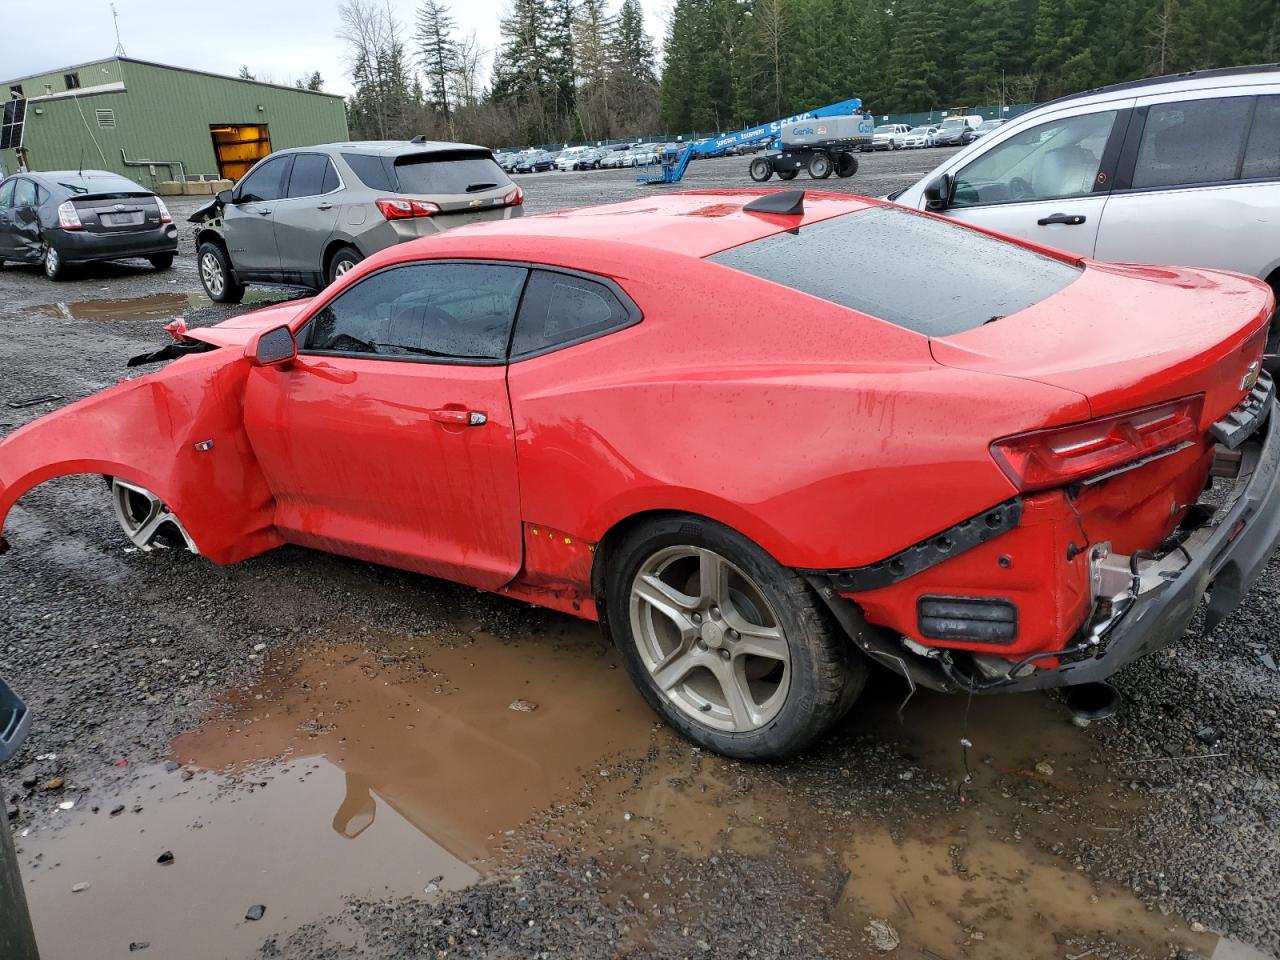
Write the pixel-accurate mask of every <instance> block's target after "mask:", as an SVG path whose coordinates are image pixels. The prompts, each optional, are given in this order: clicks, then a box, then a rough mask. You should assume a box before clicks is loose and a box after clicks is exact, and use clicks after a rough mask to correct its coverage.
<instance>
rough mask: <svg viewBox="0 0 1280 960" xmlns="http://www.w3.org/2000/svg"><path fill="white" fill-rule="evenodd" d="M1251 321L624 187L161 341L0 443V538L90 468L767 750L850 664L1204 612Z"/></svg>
mask: <svg viewBox="0 0 1280 960" xmlns="http://www.w3.org/2000/svg"><path fill="white" fill-rule="evenodd" d="M1274 307H1275V303H1274V298H1273V296H1272V294H1271V292H1270V290H1269V289H1268V288H1267V287H1266V286H1264V285H1263V284H1260V283H1258V282H1256V281H1254V280H1251V279H1247V278H1245V277H1241V276H1235V275H1231V274H1225V273H1218V272H1214V271H1209V270H1191V269H1179V268H1155V267H1136V266H1118V265H1115V264H1107V263H1094V262H1088V261H1081V260H1079V259H1077V258H1075V257H1071V256H1067V255H1065V254H1062V253H1059V252H1055V251H1052V250H1048V249H1041V248H1038V247H1034V246H1031V245H1028V244H1025V243H1019V242H1014V241H1010V240H1008V239H1005V238H1002V237H998V236H995V235H992V234H989V233H985V232H983V231H981V230H978V229H974V228H972V227H968V226H964V225H961V224H956V223H953V222H950V221H946V220H942V219H939V218H936V217H933V216H930V215H928V214H922V213H918V212H914V211H908V210H905V209H902V208H898V207H895V206H893V205H891V204H886V203H881V202H878V201H874V200H866V199H859V198H851V197H847V196H834V195H823V194H816V193H809V194H807V195H804V194H800V193H795V192H791V193H781V194H779V193H772V194H770V193H767V192H763V191H729V192H707V191H703V192H691V193H683V194H676V195H665V196H649V197H646V198H644V199H642V200H636V201H633V202H628V203H622V204H616V205H612V206H602V207H594V208H589V209H583V210H577V211H573V212H570V213H563V214H553V215H544V216H534V217H526V218H524V219H521V220H514V221H510V222H506V223H502V224H492V225H486V226H483V227H475V228H470V227H469V228H463V229H459V230H453V231H449V232H448V233H445V234H442V235H440V236H438V237H432V238H430V239H427V240H423V241H419V242H415V243H409V244H402V245H400V246H396V247H393V248H391V249H389V250H386V251H383V252H382V253H380V254H378V255H377V256H374V257H371V258H369V259H368V260H366V261H365V262H364V263H362V264H361V265H360V266H358V267H357V268H355V269H354V270H352V271H351V272H350V273H348V274H347V275H345V276H344V277H342V278H341V279H340V280H339V281H337V282H335V283H334V284H333V285H331V286H330V287H328V288H327V289H326V290H324V291H322V292H321V293H320V295H319V296H317V297H315V298H314V299H311V300H303V301H295V302H292V303H288V304H284V305H281V306H275V307H271V308H268V309H264V310H259V311H257V312H254V313H249V314H246V315H244V316H241V317H238V318H237V319H235V320H232V321H230V322H227V323H223V324H220V325H218V326H215V327H208V328H201V329H191V330H187V329H185V328H182V327H181V326H180V325H179V326H178V327H176V328H174V329H173V330H172V332H173V333H174V334H175V336H176V342H175V343H173V344H171V345H170V346H168V347H166V348H164V349H162V350H159V351H157V352H156V353H155V354H152V355H149V356H145V357H141V358H135V359H134V360H133V361H131V363H140V362H146V361H148V360H164V359H172V360H173V362H172V363H170V364H168V365H167V366H166V367H164V368H162V369H160V370H158V371H156V372H153V373H150V374H148V375H145V376H141V377H138V378H137V379H133V380H128V381H126V382H123V383H121V384H119V385H117V386H114V387H112V388H110V389H108V390H104V391H103V392H101V393H99V394H96V395H94V396H91V397H88V398H87V399H85V400H82V401H80V402H78V403H74V404H72V405H70V406H68V407H66V408H64V409H62V410H59V411H57V412H55V413H53V414H50V415H48V416H46V417H44V418H42V419H40V420H37V421H35V422H34V423H31V424H29V425H28V426H26V427H24V428H22V429H20V430H17V431H15V432H14V433H13V434H12V435H10V436H9V437H7V438H6V439H5V440H4V441H3V442H0V519H3V517H4V516H5V515H6V514H7V513H8V511H9V508H10V507H12V506H13V504H14V502H15V501H16V500H17V499H18V497H19V496H21V495H22V494H23V493H24V492H25V491H27V490H29V489H30V488H31V487H33V486H35V485H36V484H38V483H40V482H42V481H44V480H47V479H49V478H50V477H54V476H58V475H61V474H68V473H96V474H104V475H106V476H108V477H110V478H111V490H112V496H113V498H114V505H115V510H116V513H117V516H118V518H119V520H120V522H121V524H123V526H124V530H125V532H126V534H127V535H128V537H129V539H130V540H132V542H133V543H134V544H136V545H137V546H139V547H143V548H146V547H149V546H151V545H152V544H153V543H154V542H155V541H156V540H157V538H160V537H163V536H165V535H169V536H172V537H177V538H181V540H182V541H185V544H186V546H187V547H189V548H190V549H191V550H192V551H197V552H199V553H201V554H203V555H204V556H206V557H208V558H209V559H211V560H213V561H215V562H217V563H233V562H235V561H237V560H241V559H243V558H245V557H248V556H251V555H253V554H257V553H261V552H262V551H265V550H269V549H271V548H273V547H275V546H277V545H279V544H281V543H295V544H302V545H305V546H308V547H315V548H318V549H322V550H329V551H333V552H336V553H342V554H347V555H350V556H353V557H360V558H364V559H367V560H372V561H376V562H379V563H385V564H389V565H392V566H397V567H403V568H405V569H408V570H414V571H419V572H421V573H424V574H429V575H431V576H437V577H444V578H447V579H450V580H455V581H459V582H461V583H466V584H470V585H472V586H475V587H478V588H480V589H483V590H490V591H495V592H497V593H501V594H504V595H506V596H510V597H515V598H519V599H521V600H526V601H529V602H532V603H536V604H542V605H545V606H548V607H552V608H554V609H557V610H561V611H564V612H565V613H568V614H572V615H575V616H580V617H585V618H588V619H597V620H599V621H600V623H601V625H602V626H603V628H604V630H605V631H606V633H607V634H608V635H609V636H611V637H612V638H613V640H614V641H615V642H616V643H617V644H618V645H619V647H620V648H621V649H622V651H623V653H624V655H625V658H626V662H627V665H628V667H629V669H630V671H631V674H632V675H633V677H634V679H635V681H636V683H637V684H638V685H639V687H640V689H641V690H642V691H643V693H644V695H645V696H646V697H647V698H648V700H649V702H650V703H651V704H652V705H653V706H654V708H655V709H656V710H657V711H658V712H659V713H661V714H662V715H663V716H664V717H665V718H666V719H667V720H668V721H670V722H671V723H672V724H673V725H674V726H676V727H677V728H679V729H680V730H682V731H683V732H684V733H686V734H687V735H688V736H689V737H691V738H692V739H694V740H696V741H698V742H699V743H702V744H705V745H706V746H708V747H710V748H713V749H715V750H718V751H720V752H721V753H725V754H730V755H733V756H738V757H751V758H767V757H779V756H784V755H787V754H790V753H793V752H794V751H796V750H798V749H800V748H802V747H803V746H804V745H805V744H807V743H809V742H811V741H812V740H813V739H814V738H815V737H817V736H819V735H820V734H821V733H822V732H823V731H824V730H825V729H827V728H828V727H829V726H830V725H831V724H832V723H833V721H835V720H836V719H837V718H838V717H839V716H840V715H841V713H842V712H843V711H844V710H845V709H847V708H848V706H849V705H850V704H851V703H852V702H853V700H854V698H855V697H856V696H857V695H858V693H859V691H860V690H861V688H862V687H863V685H864V683H865V681H866V678H867V675H868V663H869V662H870V661H876V662H878V663H880V664H883V665H884V666H886V667H888V668H890V669H891V670H894V671H897V672H899V673H902V674H905V675H906V676H907V677H909V678H911V680H912V681H913V682H914V683H916V684H919V685H923V686H927V687H932V688H936V689H943V690H968V691H974V692H988V691H1001V690H1025V689H1028V688H1036V687H1049V686H1061V685H1073V684H1078V683H1082V682H1085V681H1090V680H1097V679H1100V678H1102V677H1105V676H1107V675H1109V674H1111V673H1113V672H1114V671H1115V670H1116V669H1117V668H1119V667H1120V666H1121V665H1122V664H1124V663H1126V662H1128V661H1130V660H1132V659H1134V658H1135V657H1137V656H1139V655H1141V654H1143V653H1146V652H1148V651H1150V650H1152V649H1154V648H1157V647H1159V646H1161V645H1164V644H1167V643H1169V642H1171V641H1174V640H1176V639H1178V638H1179V637H1180V636H1181V634H1182V633H1183V632H1184V630H1185V628H1186V626H1187V624H1188V622H1189V621H1190V619H1191V618H1192V615H1193V614H1194V613H1195V612H1196V610H1197V608H1198V607H1199V606H1200V604H1201V599H1202V597H1204V596H1205V594H1206V593H1208V596H1209V602H1208V624H1209V625H1210V626H1212V625H1213V624H1214V623H1216V622H1217V620H1219V619H1220V618H1221V617H1222V616H1223V615H1224V614H1226V613H1227V612H1229V611H1230V610H1231V609H1232V608H1233V607H1234V606H1235V605H1236V604H1237V603H1238V602H1239V600H1240V598H1241V597H1242V595H1243V594H1244V593H1245V591H1246V590H1248V588H1249V586H1250V584H1251V583H1252V582H1253V581H1254V579H1255V578H1256V577H1257V576H1258V574H1259V572H1260V570H1261V568H1262V567H1263V565H1264V564H1265V563H1266V560H1267V557H1268V556H1269V555H1270V554H1271V552H1272V551H1273V550H1274V548H1275V546H1276V543H1277V540H1278V539H1280V509H1277V504H1278V503H1280V417H1277V416H1276V412H1275V408H1276V401H1275V398H1274V395H1273V386H1272V381H1271V378H1270V377H1269V376H1268V375H1267V373H1266V372H1265V371H1263V370H1262V369H1261V368H1260V364H1261V360H1262V354H1263V344H1264V340H1265V337H1266V331H1267V326H1268V322H1269V320H1270V318H1271V314H1272V312H1273V309H1274ZM1211 487H1212V488H1215V490H1214V491H1213V492H1210V488H1211Z"/></svg>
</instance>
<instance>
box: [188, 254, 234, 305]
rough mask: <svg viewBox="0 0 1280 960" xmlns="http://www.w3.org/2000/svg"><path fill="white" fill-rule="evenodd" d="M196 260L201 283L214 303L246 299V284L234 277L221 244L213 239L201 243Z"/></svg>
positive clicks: (206, 294)
mask: <svg viewBox="0 0 1280 960" xmlns="http://www.w3.org/2000/svg"><path fill="white" fill-rule="evenodd" d="M196 262H197V264H199V267H200V285H201V286H202V287H204V293H205V296H207V297H208V298H209V299H210V300H212V301H213V302H214V303H239V302H240V301H241V300H243V299H244V284H242V283H237V282H236V281H235V280H234V279H233V278H232V275H231V263H230V261H229V260H228V259H227V252H226V250H224V249H223V248H222V245H221V244H219V243H214V242H213V241H211V240H206V241H205V242H204V243H202V244H200V248H199V249H198V250H197V251H196Z"/></svg>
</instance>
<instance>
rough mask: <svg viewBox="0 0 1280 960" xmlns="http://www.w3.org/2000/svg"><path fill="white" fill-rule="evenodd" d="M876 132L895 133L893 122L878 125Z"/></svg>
mask: <svg viewBox="0 0 1280 960" xmlns="http://www.w3.org/2000/svg"><path fill="white" fill-rule="evenodd" d="M876 133H893V124H891V123H886V124H882V125H881V126H878V127H876Z"/></svg>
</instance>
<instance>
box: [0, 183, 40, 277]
mask: <svg viewBox="0 0 1280 960" xmlns="http://www.w3.org/2000/svg"><path fill="white" fill-rule="evenodd" d="M15 179H16V182H15V183H14V188H13V207H12V209H11V210H10V213H9V241H10V244H11V246H10V251H11V252H10V253H9V254H6V256H12V257H13V258H14V259H15V260H26V261H27V262H30V263H34V262H38V261H39V260H40V258H41V257H42V256H43V255H44V238H43V234H42V232H41V230H40V193H41V191H40V188H39V187H38V186H37V185H36V182H35V181H34V180H31V179H29V178H27V177H17V178H15ZM45 196H46V197H47V196H48V194H47V193H46V194H45Z"/></svg>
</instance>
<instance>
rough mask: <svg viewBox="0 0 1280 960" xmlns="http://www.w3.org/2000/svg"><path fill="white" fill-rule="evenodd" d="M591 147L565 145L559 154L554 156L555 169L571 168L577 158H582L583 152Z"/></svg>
mask: <svg viewBox="0 0 1280 960" xmlns="http://www.w3.org/2000/svg"><path fill="white" fill-rule="evenodd" d="M592 149H594V148H593V147H565V148H564V149H563V150H561V151H560V153H559V155H557V156H556V169H557V170H572V169H573V168H574V164H576V163H577V162H578V160H579V159H581V158H582V156H583V154H585V153H586V152H587V151H588V150H592Z"/></svg>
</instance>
